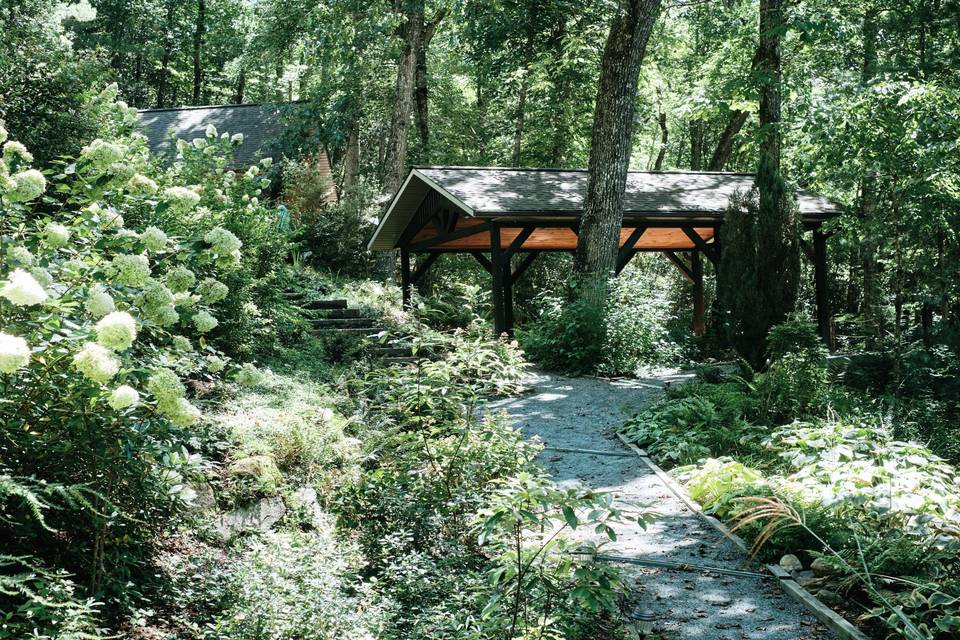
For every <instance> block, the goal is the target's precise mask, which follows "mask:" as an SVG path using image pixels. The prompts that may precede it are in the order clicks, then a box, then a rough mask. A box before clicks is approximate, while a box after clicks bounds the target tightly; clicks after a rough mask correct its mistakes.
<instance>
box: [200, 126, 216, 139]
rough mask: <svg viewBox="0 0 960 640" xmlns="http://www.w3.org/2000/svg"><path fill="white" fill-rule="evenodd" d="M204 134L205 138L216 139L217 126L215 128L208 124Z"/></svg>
mask: <svg viewBox="0 0 960 640" xmlns="http://www.w3.org/2000/svg"><path fill="white" fill-rule="evenodd" d="M203 134H204V135H205V136H207V137H208V138H216V137H217V128H216V127H215V126H213V125H212V124H208V125H207V128H206V129H204V131H203Z"/></svg>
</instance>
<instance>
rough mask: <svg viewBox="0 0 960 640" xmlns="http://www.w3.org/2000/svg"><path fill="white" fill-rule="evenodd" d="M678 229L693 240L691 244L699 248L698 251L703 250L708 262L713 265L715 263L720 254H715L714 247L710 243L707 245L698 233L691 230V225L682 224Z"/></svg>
mask: <svg viewBox="0 0 960 640" xmlns="http://www.w3.org/2000/svg"><path fill="white" fill-rule="evenodd" d="M680 229H681V230H682V231H683V232H684V233H685V234H686V236H687V237H688V238H690V240H691V242H693V245H694V246H695V247H696V248H697V249H699V250H700V251H703V255H705V256H707V257H708V258H709V259H710V262H712V263H713V264H714V265H716V264H717V262H718V260H719V258H720V256H719V255H718V254H716V253H715V251H714V250H715V249H716V247H711V246H710V245H708V244H707V243H706V242H705V241H704V239H703V238H701V237H700V234H699V233H697V232H696V231H694V230H693V227H690V226H683V227H680Z"/></svg>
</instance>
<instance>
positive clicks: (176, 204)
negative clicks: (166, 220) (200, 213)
mask: <svg viewBox="0 0 960 640" xmlns="http://www.w3.org/2000/svg"><path fill="white" fill-rule="evenodd" d="M163 197H164V198H165V199H166V200H167V201H168V202H169V203H170V206H171V207H172V208H174V209H176V210H177V211H180V212H186V211H190V210H191V209H193V208H194V207H195V206H197V204H199V203H200V194H198V193H197V192H196V191H194V190H193V189H188V188H186V187H167V188H166V189H164V190H163Z"/></svg>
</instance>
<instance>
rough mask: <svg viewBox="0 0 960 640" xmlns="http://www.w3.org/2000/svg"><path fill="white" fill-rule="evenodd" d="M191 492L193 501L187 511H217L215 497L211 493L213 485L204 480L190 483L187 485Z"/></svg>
mask: <svg viewBox="0 0 960 640" xmlns="http://www.w3.org/2000/svg"><path fill="white" fill-rule="evenodd" d="M189 487H190V489H191V490H192V491H193V500H191V501H190V504H189V506H188V507H187V509H188V510H189V511H192V512H194V513H208V512H211V511H216V510H217V497H216V496H215V495H214V493H213V485H211V484H210V483H209V482H207V481H206V480H204V481H202V482H192V483H190V485H189Z"/></svg>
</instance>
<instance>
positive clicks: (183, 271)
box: [164, 266, 197, 293]
mask: <svg viewBox="0 0 960 640" xmlns="http://www.w3.org/2000/svg"><path fill="white" fill-rule="evenodd" d="M164 280H165V281H166V283H167V286H168V287H170V290H171V291H173V292H174V293H180V292H183V291H186V290H187V289H189V288H190V287H192V286H193V285H194V283H195V282H196V281H197V276H196V275H194V273H193V271H190V269H187V268H186V267H183V266H177V267H174V268H173V269H170V271H167V275H166V276H165V277H164Z"/></svg>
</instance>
